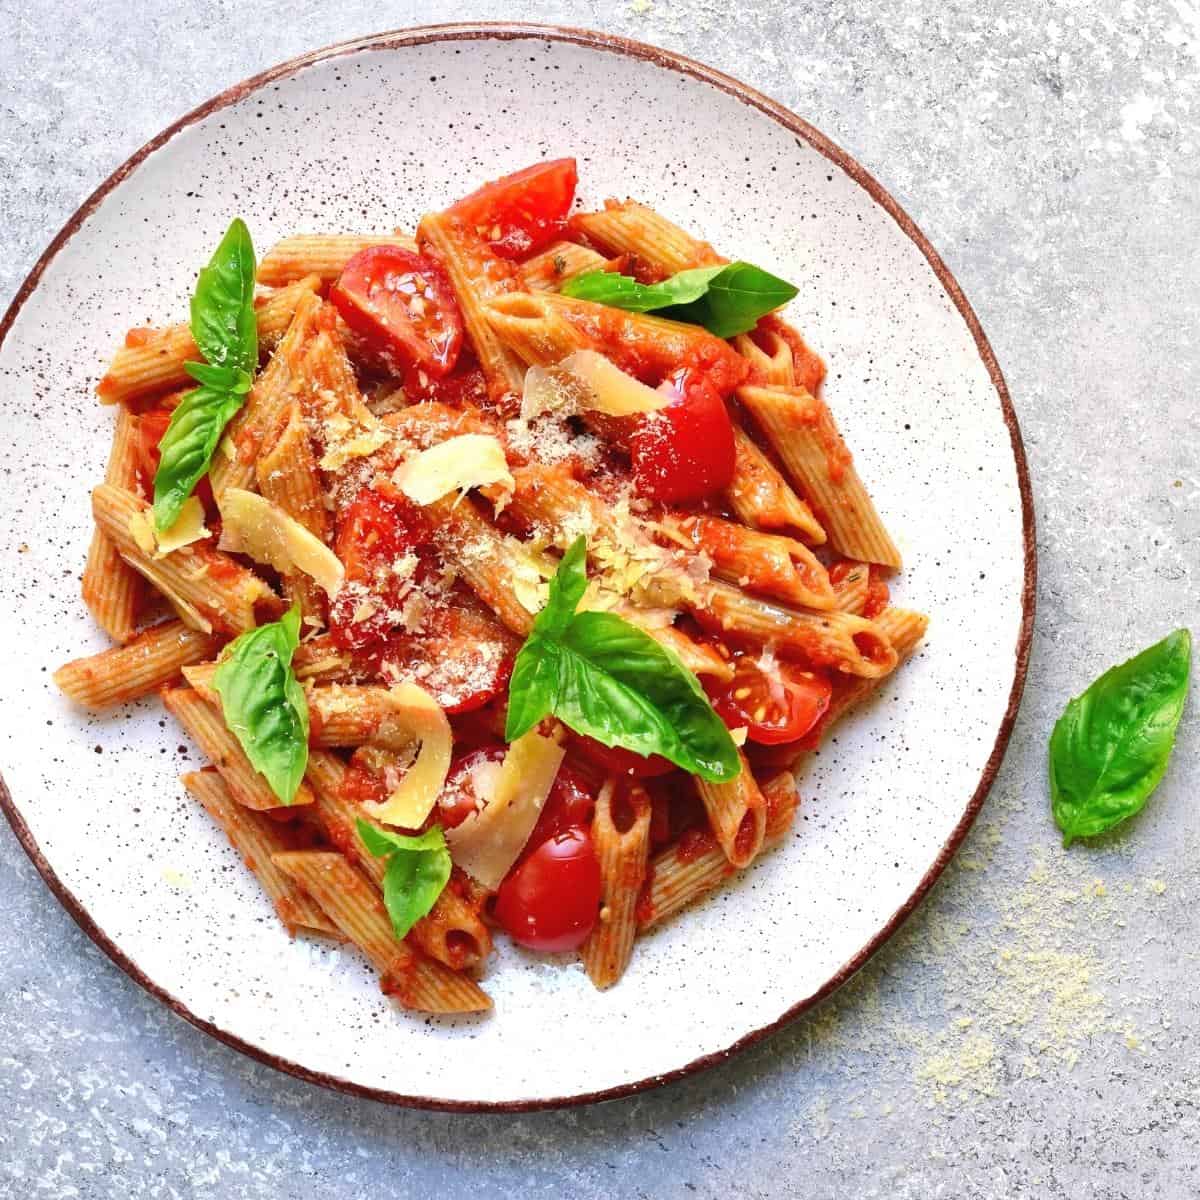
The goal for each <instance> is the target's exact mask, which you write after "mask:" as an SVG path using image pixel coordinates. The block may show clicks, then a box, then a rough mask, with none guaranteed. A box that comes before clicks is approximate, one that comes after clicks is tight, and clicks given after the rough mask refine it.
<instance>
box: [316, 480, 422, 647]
mask: <svg viewBox="0 0 1200 1200" xmlns="http://www.w3.org/2000/svg"><path fill="white" fill-rule="evenodd" d="M429 538H430V529H429V524H428V522H427V520H426V519H425V517H424V515H423V514H422V513H421V510H420V509H419V508H418V507H417V506H416V505H414V504H411V503H409V502H408V501H407V500H405V499H404V497H403V496H399V495H398V496H396V497H392V496H384V495H383V494H382V493H380V492H378V491H376V490H375V489H374V488H370V487H365V488H363V489H362V491H360V492H359V493H358V495H357V496H355V498H354V499H353V500H352V501H351V502H350V504H349V505H348V506H347V507H346V509H345V511H344V512H343V513H342V515H341V517H340V518H339V520H338V526H337V536H336V540H335V543H334V549H335V551H336V553H337V556H338V558H339V559H341V561H342V565H343V566H344V567H345V568H346V582H347V583H348V584H361V585H363V586H364V587H365V588H367V589H368V590H369V591H370V592H372V593H376V592H377V593H378V596H379V604H378V609H377V611H376V612H375V613H373V614H371V615H370V616H368V617H366V618H365V619H364V620H361V621H356V620H355V619H354V617H355V614H356V610H357V609H358V606H359V604H360V603H361V600H362V596H361V589H355V588H350V587H343V588H342V589H341V590H340V591H339V592H338V593H337V595H336V596H334V598H333V601H332V603H331V604H330V606H329V632H330V634H331V635H332V636H333V640H334V641H335V642H336V643H337V644H338V646H339V647H340V648H341V649H343V650H364V649H366V648H368V647H370V646H374V645H377V644H378V643H380V642H382V641H385V640H386V639H387V638H388V637H389V635H390V634H391V632H392V627H391V621H390V619H389V617H388V615H387V614H388V610H389V609H390V608H393V607H395V606H396V604H397V603H398V602H399V595H398V594H395V593H396V589H398V588H400V587H401V586H403V585H402V581H401V580H399V579H398V578H396V576H395V575H394V573H393V572H392V571H391V569H390V568H391V565H392V564H393V563H394V562H395V560H396V559H397V558H400V557H402V556H404V555H406V554H408V553H413V552H416V551H417V550H419V549H421V548H422V547H423V546H425V545H426V544H427V543H428V541H429ZM356 591H357V592H359V594H358V595H356V594H355V592H356ZM390 593H391V594H390Z"/></svg>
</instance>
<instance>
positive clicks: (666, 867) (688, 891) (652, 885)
mask: <svg viewBox="0 0 1200 1200" xmlns="http://www.w3.org/2000/svg"><path fill="white" fill-rule="evenodd" d="M762 794H763V801H764V805H765V808H766V818H765V821H764V831H763V844H762V849H763V850H770V849H772V848H774V847H775V846H778V845H779V844H780V843H781V842H782V841H783V839H784V838H785V837H786V836H787V833H788V830H789V829H791V827H792V822H793V820H794V819H795V816H796V808H797V806H798V804H799V795H798V793H797V791H796V781H795V779H793V778H792V774H791V772H790V771H781V772H780V773H779V774H777V775H775V776H773V777H772V778H771V779H769V780H767V782H766V783H764V784H763V785H762ZM691 833H693V834H694V835H695V836H685V837H684V838H682V839H681V840H680V841H678V842H674V843H672V844H671V845H670V846H667V847H666V848H665V849H663V850H660V851H659V852H658V854H656V855H655V856H654V857H653V859H651V861H650V864H649V867H648V869H647V872H646V884H645V887H644V888H643V890H642V896H641V899H640V901H639V902H638V909H637V927H638V932H639V933H645V932H646V931H647V930H649V929H653V928H654V926H655V925H658V924H660V923H661V922H663V921H665V920H666V919H667V918H668V917H671V916H674V915H675V913H677V912H679V911H680V909H683V908H686V907H687V906H688V905H689V904H693V903H695V902H696V901H697V900H699V899H700V898H701V897H702V896H707V895H708V894H709V893H710V892H712V891H714V890H715V889H716V888H718V887H720V886H721V884H723V883H724V882H725V881H726V880H727V879H731V878H733V876H734V875H735V874H736V871H737V868H735V867H734V866H733V864H732V863H731V862H730V861H729V859H728V858H727V857H726V856H725V852H724V851H723V850H722V849H721V847H720V846H718V845H717V844H716V842H715V841H714V840H713V838H712V836H711V834H709V833H708V832H707V831H703V832H699V831H691Z"/></svg>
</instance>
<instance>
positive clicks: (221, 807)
mask: <svg viewBox="0 0 1200 1200" xmlns="http://www.w3.org/2000/svg"><path fill="white" fill-rule="evenodd" d="M180 780H181V782H182V783H183V786H184V787H185V788H187V790H188V791H189V792H190V793H191V794H192V796H194V797H195V799H196V800H198V801H199V802H200V804H201V805H203V806H204V810H205V811H206V812H207V813H208V815H209V816H210V817H212V819H213V820H214V821H215V822H216V823H217V824H218V825H219V826H220V827H221V829H222V830H224V832H225V836H226V837H227V838H228V839H229V840H230V842H231V843H232V844H233V848H234V849H235V850H236V851H237V852H238V854H239V855H240V856H241V859H242V861H243V862H244V863H245V864H246V866H247V867H249V868H250V870H251V871H253V872H254V875H255V877H256V878H257V879H258V882H259V883H260V884H262V889H263V891H264V892H266V893H267V896H268V897H269V898H270V900H271V903H272V904H273V905H274V906H275V912H276V913H277V914H278V916H279V919H280V920H281V921H282V922H283V924H284V926H285V927H286V929H287V931H288V933H290V934H292V935H293V936H295V935H296V933H297V932H299V931H300V930H311V931H313V932H314V933H324V934H332V935H333V936H334V937H340V936H341V931H340V930H339V929H338V927H337V926H336V925H335V924H334V923H333V922H332V921H331V920H330V919H329V918H328V917H327V916H326V915H325V914H324V913H323V912H322V911H321V908H320V906H319V905H318V904H317V903H316V902H315V901H314V900H313V899H312V898H311V897H310V896H309V895H308V893H307V892H306V891H304V889H303V888H301V887H299V886H298V885H297V884H296V883H295V882H293V880H292V878H291V876H290V875H288V874H287V873H286V872H284V871H281V870H280V869H279V867H277V866H276V865H275V863H274V862H272V861H271V856H272V855H273V854H284V853H286V852H288V851H290V850H296V849H298V848H299V839H298V838H296V836H295V835H294V833H293V832H292V831H291V830H290V829H289V828H288V827H287V826H286V825H281V824H280V823H279V822H278V821H272V820H271V819H270V818H269V817H264V816H262V814H261V813H256V812H254V811H252V810H251V809H248V808H244V807H243V806H242V805H240V804H238V802H237V801H236V800H234V798H233V796H232V794H231V793H230V791H229V788H228V787H227V786H226V784H225V783H224V781H223V780H222V779H221V776H220V775H219V774H218V773H217V772H216V771H214V770H212V769H208V770H205V771H192V772H190V773H189V774H187V775H181V776H180Z"/></svg>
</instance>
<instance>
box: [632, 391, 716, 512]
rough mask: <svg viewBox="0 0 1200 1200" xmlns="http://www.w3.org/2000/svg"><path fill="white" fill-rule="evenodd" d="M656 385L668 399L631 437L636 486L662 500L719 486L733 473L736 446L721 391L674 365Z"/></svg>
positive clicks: (681, 500)
mask: <svg viewBox="0 0 1200 1200" xmlns="http://www.w3.org/2000/svg"><path fill="white" fill-rule="evenodd" d="M658 390H659V391H660V392H664V393H666V394H667V395H669V396H671V397H672V402H671V403H670V404H669V405H667V407H666V408H663V409H659V411H658V412H656V413H649V414H647V415H646V416H644V417H642V418H641V419H640V420H639V422H638V424H637V426H636V427H635V428H634V430H633V432H632V434H630V437H629V453H630V457H631V458H632V460H633V478H634V482H635V484H636V485H637V490H638V491H639V492H640V493H641V494H642V495H643V496H649V497H650V498H651V499H653V500H661V501H663V502H664V503H666V504H688V503H693V502H695V501H697V500H702V499H703V498H704V497H705V496H709V495H711V494H712V493H713V492H719V491H721V490H722V489H723V488H725V487H727V486H728V485H729V481H730V480H731V479H732V478H733V470H734V465H735V461H736V458H737V451H736V449H735V446H734V441H733V424H732V423H731V421H730V420H729V413H728V411H727V410H726V408H725V404H724V402H723V401H722V399H721V397H720V394H719V393H718V392H717V390H716V388H714V387H713V386H712V384H711V383H709V381H708V380H707V379H706V378H705V377H704V376H703V375H701V374H700V373H699V372H697V371H693V370H691V369H690V368H684V369H683V370H680V371H676V372H675V374H674V375H673V376H672V377H671V378H670V379H668V380H667V381H666V382H665V383H663V384H662V385H661V386H660V387H659V389H658Z"/></svg>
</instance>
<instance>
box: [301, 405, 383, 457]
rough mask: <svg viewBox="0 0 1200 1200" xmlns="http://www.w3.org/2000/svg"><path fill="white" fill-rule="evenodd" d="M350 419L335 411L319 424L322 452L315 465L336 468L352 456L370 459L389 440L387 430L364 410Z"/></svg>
mask: <svg viewBox="0 0 1200 1200" xmlns="http://www.w3.org/2000/svg"><path fill="white" fill-rule="evenodd" d="M357 415H358V417H359V419H358V420H355V421H352V420H351V419H350V418H349V417H347V416H346V415H345V414H344V413H334V414H333V415H332V416H330V417H327V418H326V419H325V420H324V421H323V422H322V425H321V434H322V438H323V440H324V442H325V453H324V454H322V455H321V461H320V463H319V464H318V465H319V466H320V468H321V470H322V471H337V470H340V469H341V468H342V467H344V466H345V465H346V463H348V462H349V461H350V460H351V459H352V458H369V457H370V456H371V455H372V454H374V453H375V451H376V450H378V449H380V448H381V447H383V446H386V445H387V443H388V442H390V441H391V440H392V434H391V431H390V430H389V429H387V428H386V427H385V426H384V425H382V424H381V423H380V422H379V421H377V420H376V419H375V418H374V416H372V414H371V413H370V412H369V411H368V410H367V409H365V408H364V409H363V411H362V412H361V413H359V414H357Z"/></svg>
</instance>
